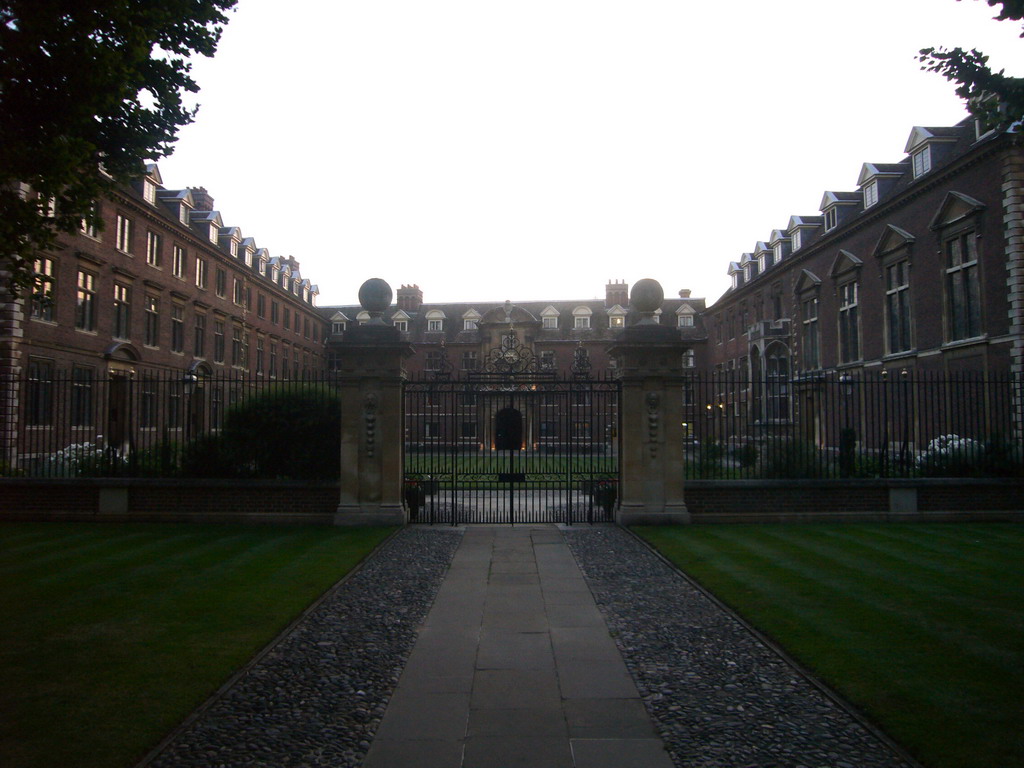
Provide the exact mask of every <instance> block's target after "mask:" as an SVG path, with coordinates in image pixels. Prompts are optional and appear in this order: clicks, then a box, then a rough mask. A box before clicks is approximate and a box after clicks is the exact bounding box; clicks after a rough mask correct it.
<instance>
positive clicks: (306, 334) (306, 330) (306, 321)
mask: <svg viewBox="0 0 1024 768" xmlns="http://www.w3.org/2000/svg"><path fill="white" fill-rule="evenodd" d="M295 330H298V328H296V329H295ZM302 336H303V338H306V339H308V338H309V318H308V317H304V318H302Z"/></svg>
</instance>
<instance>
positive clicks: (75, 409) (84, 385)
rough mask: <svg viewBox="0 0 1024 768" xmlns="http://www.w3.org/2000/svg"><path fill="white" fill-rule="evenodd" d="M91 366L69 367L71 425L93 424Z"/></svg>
mask: <svg viewBox="0 0 1024 768" xmlns="http://www.w3.org/2000/svg"><path fill="white" fill-rule="evenodd" d="M94 375H95V374H94V372H93V369H92V368H81V367H79V366H77V365H76V366H75V367H74V368H72V369H71V426H72V427H91V426H92V425H93V396H92V385H93V377H94Z"/></svg>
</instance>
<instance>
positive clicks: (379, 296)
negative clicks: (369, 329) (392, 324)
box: [359, 277, 394, 325]
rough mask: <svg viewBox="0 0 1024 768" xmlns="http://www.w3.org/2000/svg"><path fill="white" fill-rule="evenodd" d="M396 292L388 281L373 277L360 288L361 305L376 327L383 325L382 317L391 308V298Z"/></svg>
mask: <svg viewBox="0 0 1024 768" xmlns="http://www.w3.org/2000/svg"><path fill="white" fill-rule="evenodd" d="M393 296H394V292H393V291H392V290H391V286H390V285H388V283H387V281H386V280H382V279H381V278H379V277H371V278H370V279H369V280H367V281H366V282H365V283H363V284H362V285H361V286H359V304H360V306H362V308H363V309H365V310H366V311H367V313H368V314H369V315H370V323H372V324H374V325H380V324H383V322H384V320H383V319H382V318H381V315H383V314H384V310H386V309H387V308H388V307H390V306H391V298H392V297H393Z"/></svg>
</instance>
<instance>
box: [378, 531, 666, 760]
mask: <svg viewBox="0 0 1024 768" xmlns="http://www.w3.org/2000/svg"><path fill="white" fill-rule="evenodd" d="M488 553H489V559H488ZM469 564H472V565H469ZM452 571H453V573H457V574H458V584H459V585H462V586H465V587H469V585H471V584H473V583H474V582H473V579H476V580H477V582H476V584H475V586H474V589H475V590H476V591H474V592H473V599H463V598H461V597H459V596H458V595H457V594H453V592H452V590H450V589H449V587H450V586H452V585H453V584H455V582H451V583H449V582H448V581H447V580H446V581H445V583H444V584H443V585H442V587H441V589H440V591H439V594H438V599H437V601H436V602H435V605H434V608H433V610H432V611H431V612H430V614H429V615H428V616H427V619H426V621H425V622H424V625H423V626H424V630H423V635H422V639H423V642H421V643H417V645H416V646H415V647H414V648H413V652H412V654H411V655H410V657H409V662H408V664H407V666H406V668H405V671H404V673H403V674H402V677H401V679H400V680H399V683H398V687H397V688H396V690H395V693H394V696H393V697H392V699H391V704H390V705H389V707H388V709H387V711H386V712H385V715H384V720H383V722H382V724H381V728H380V731H379V732H378V735H377V738H376V739H375V740H374V742H373V745H372V747H371V749H370V752H369V754H368V755H367V758H366V761H365V763H364V768H401V766H404V765H409V766H419V765H420V763H419V762H412V763H402V762H399V761H400V760H402V759H406V758H405V757H404V756H406V755H412V754H414V753H413V752H411V751H410V750H409V749H407V748H405V747H403V746H401V745H402V744H403V743H405V744H415V745H418V746H421V747H422V748H424V749H430V750H431V752H430V756H429V760H430V761H432V762H430V763H429V764H430V765H440V764H441V763H439V762H437V761H439V760H440V759H441V756H442V753H443V755H446V756H448V757H449V758H450V759H451V761H452V762H450V763H448V764H447V765H448V766H449V768H516V767H517V766H524V768H545V767H546V766H550V767H551V768H578V767H579V768H585V767H586V766H591V767H592V768H600V767H601V766H605V765H614V764H615V761H616V760H619V761H620V762H619V765H620V766H623V765H629V764H631V763H628V762H627V763H623V762H621V761H622V759H623V755H626V754H632V755H634V756H635V759H636V760H642V761H643V764H644V765H645V766H646V767H647V768H663V767H667V766H671V761H670V760H669V758H668V755H667V753H666V752H665V750H664V746H663V745H662V743H661V740H660V738H659V737H658V735H657V732H656V730H655V728H654V726H653V724H652V722H651V719H650V716H649V715H648V714H647V712H646V710H645V709H644V706H643V703H642V701H641V699H640V695H639V693H638V692H637V688H636V685H635V684H634V683H633V681H632V678H631V677H630V676H629V673H628V671H627V670H626V667H625V664H624V663H623V660H622V656H621V654H620V653H619V651H618V649H617V648H616V646H615V642H614V640H613V639H612V638H611V636H610V635H609V633H608V628H607V626H606V624H605V622H604V619H603V618H602V616H601V613H600V612H599V611H598V609H597V606H596V604H595V603H594V599H593V597H592V596H591V594H590V590H589V588H588V587H587V584H586V582H585V581H584V579H583V576H582V574H581V573H580V570H579V567H578V566H577V565H576V561H575V559H574V558H573V556H572V554H571V553H570V552H569V550H568V548H567V547H566V544H565V541H564V539H563V537H562V535H561V532H560V531H559V530H558V529H557V528H555V527H554V526H542V527H538V526H525V527H524V526H517V527H515V528H493V527H492V528H470V529H468V530H467V531H466V534H465V536H464V537H463V541H462V544H461V546H460V548H459V551H458V552H457V553H456V555H455V558H454V559H453V561H452ZM481 584H482V585H484V588H483V590H480V589H479V585H481ZM446 637H450V644H449V645H450V647H448V648H445V646H446V640H445V638H446ZM453 649H455V650H453ZM460 654H462V655H463V657H462V658H463V660H462V661H460V660H459V655H460ZM470 666H471V667H472V670H471V671H470V672H469V673H468V675H469V678H467V669H469V667H470ZM439 670H453V671H454V672H455V674H456V675H457V680H456V681H453V682H452V683H451V684H449V685H447V686H446V684H445V683H444V682H443V674H439V673H438V672H439ZM467 680H468V683H469V685H470V692H469V695H468V697H465V698H458V697H457V696H454V695H444V694H442V693H440V691H441V690H443V689H445V688H446V687H447V689H450V690H451V691H459V692H461V691H463V690H464V688H463V686H465V685H466V684H467ZM459 706H462V707H463V710H462V711H461V712H459V711H458V708H459ZM435 716H436V717H437V726H438V728H437V731H436V732H435V733H434V734H433V735H432V736H431V734H430V733H429V732H428V731H429V727H428V724H429V722H430V720H431V719H432V718H433V717H435ZM459 724H461V725H462V731H461V732H457V731H458V727H457V726H458V725H459ZM430 738H433V739H435V740H438V741H443V742H447V746H446V747H445V748H444V749H443V750H442V749H440V748H439V747H438V748H435V746H434V745H433V744H430V743H428V741H429V739H430ZM630 759H633V758H630ZM424 764H427V763H424Z"/></svg>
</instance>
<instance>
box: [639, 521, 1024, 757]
mask: <svg viewBox="0 0 1024 768" xmlns="http://www.w3.org/2000/svg"><path fill="white" fill-rule="evenodd" d="M635 530H636V532H637V533H638V534H640V535H641V536H643V537H644V538H646V539H647V540H648V541H650V542H651V543H652V544H654V545H655V546H656V547H657V548H658V549H659V550H660V551H661V552H662V553H663V554H665V555H666V556H667V557H668V558H669V559H671V560H672V561H673V562H674V563H676V564H677V565H678V566H679V567H680V569H682V570H683V571H684V572H686V573H687V574H689V575H690V576H692V577H693V578H695V579H696V580H697V581H699V582H700V583H701V584H703V585H704V586H705V587H707V588H708V589H709V590H710V591H711V592H712V593H714V594H715V595H716V596H717V597H718V598H720V599H721V600H722V601H724V602H725V603H727V604H729V605H730V606H732V607H733V608H735V609H736V610H737V611H738V612H739V613H740V614H741V615H742V616H744V617H745V618H746V619H747V620H748V621H750V622H751V623H752V624H753V625H754V626H756V627H758V628H759V629H760V630H762V631H763V632H764V633H765V634H767V635H769V636H770V637H772V638H773V639H774V640H775V641H776V642H778V643H779V644H780V645H781V646H782V647H784V648H785V649H786V650H787V651H788V652H789V653H790V654H792V655H793V656H794V657H795V658H796V659H798V660H799V661H800V662H801V663H803V664H804V665H806V666H807V667H808V668H810V669H811V670H813V671H814V672H815V673H816V674H817V675H818V676H819V677H821V678H822V679H824V680H825V681H826V682H827V683H828V684H829V685H831V686H832V687H833V688H835V689H837V690H838V691H840V692H841V693H842V694H843V695H844V696H845V697H846V698H847V699H849V700H850V701H852V702H853V703H854V704H855V705H856V706H858V707H859V708H860V709H861V710H862V711H864V712H865V713H867V715H868V716H869V717H870V718H871V719H872V720H873V721H874V722H876V723H877V724H879V725H880V726H881V727H882V728H883V729H884V730H885V731H886V732H887V733H889V734H890V735H891V736H892V737H893V738H894V739H896V740H897V741H898V742H900V743H901V744H903V745H904V746H905V747H906V748H907V749H908V750H910V751H911V752H912V753H913V754H914V755H915V756H917V758H918V759H919V760H920V761H921V762H922V763H924V764H925V765H926V766H928V767H929V768H993V767H996V766H998V767H1000V768H1002V766H1011V765H1012V766H1019V765H1024V706H1022V704H1021V697H1022V695H1024V525H1009V524H991V525H987V524H905V525H901V524H878V525H869V524H847V525H825V524H817V525H765V526H747V525H742V526H725V525H721V526H688V527H672V528H637V529H635Z"/></svg>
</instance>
